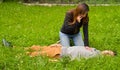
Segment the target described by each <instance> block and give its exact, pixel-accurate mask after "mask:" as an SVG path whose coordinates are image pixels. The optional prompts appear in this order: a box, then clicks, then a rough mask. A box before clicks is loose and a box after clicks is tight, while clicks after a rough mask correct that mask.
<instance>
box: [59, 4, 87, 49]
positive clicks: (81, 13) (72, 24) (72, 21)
mask: <svg viewBox="0 0 120 70" xmlns="http://www.w3.org/2000/svg"><path fill="white" fill-rule="evenodd" d="M88 11H89V7H88V5H87V4H85V3H82V4H79V5H78V6H77V7H76V8H75V9H72V10H70V11H68V12H67V13H66V16H65V19H64V24H63V26H62V28H61V31H60V41H61V45H62V46H70V39H72V40H73V42H74V45H75V46H86V47H88V46H89V41H88V21H89V17H88ZM82 26H83V33H84V42H83V40H82V36H81V33H80V28H81V27H82Z"/></svg>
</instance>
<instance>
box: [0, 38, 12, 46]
mask: <svg viewBox="0 0 120 70" xmlns="http://www.w3.org/2000/svg"><path fill="white" fill-rule="evenodd" d="M2 44H3V46H6V47H13V45H12V44H11V43H10V42H8V41H6V40H5V39H2Z"/></svg>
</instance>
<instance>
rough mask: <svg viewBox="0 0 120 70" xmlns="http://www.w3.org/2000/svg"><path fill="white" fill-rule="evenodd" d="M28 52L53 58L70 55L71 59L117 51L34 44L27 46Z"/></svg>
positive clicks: (111, 53) (112, 53)
mask: <svg viewBox="0 0 120 70" xmlns="http://www.w3.org/2000/svg"><path fill="white" fill-rule="evenodd" d="M26 50H27V51H28V52H27V54H28V55H30V56H31V57H34V56H39V55H43V56H48V57H51V58H61V57H63V56H69V57H70V58H71V59H75V58H81V57H82V58H90V57H95V56H99V55H109V56H115V55H116V53H115V52H113V51H111V50H104V51H100V50H97V49H95V48H90V47H84V46H75V47H62V46H61V45H60V44H53V45H50V46H36V45H34V46H32V47H29V48H26Z"/></svg>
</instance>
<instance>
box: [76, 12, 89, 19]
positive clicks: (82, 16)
mask: <svg viewBox="0 0 120 70" xmlns="http://www.w3.org/2000/svg"><path fill="white" fill-rule="evenodd" d="M86 15H87V12H85V13H84V14H79V15H78V16H80V17H81V18H84V17H86Z"/></svg>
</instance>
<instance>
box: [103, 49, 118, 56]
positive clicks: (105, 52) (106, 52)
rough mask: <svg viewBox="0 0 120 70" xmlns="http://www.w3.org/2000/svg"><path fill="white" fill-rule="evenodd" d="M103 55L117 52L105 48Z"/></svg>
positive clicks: (113, 54)
mask: <svg viewBox="0 0 120 70" xmlns="http://www.w3.org/2000/svg"><path fill="white" fill-rule="evenodd" d="M101 53H102V55H109V56H115V55H116V53H115V52H114V51H111V50H104V51H102V52H101Z"/></svg>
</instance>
